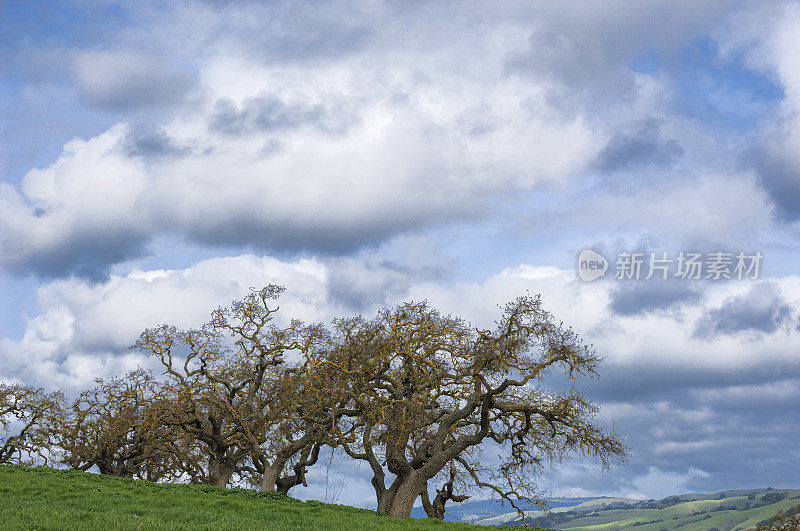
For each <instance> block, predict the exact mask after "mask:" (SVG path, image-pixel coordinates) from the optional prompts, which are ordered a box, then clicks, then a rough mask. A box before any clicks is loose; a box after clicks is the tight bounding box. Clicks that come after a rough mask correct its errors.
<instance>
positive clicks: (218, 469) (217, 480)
mask: <svg viewBox="0 0 800 531" xmlns="http://www.w3.org/2000/svg"><path fill="white" fill-rule="evenodd" d="M233 472H234V467H233V466H232V465H230V464H229V463H225V462H223V461H222V460H220V459H214V458H213V457H211V458H209V460H208V483H209V484H210V485H215V486H217V487H227V486H228V482H229V481H230V480H231V476H233Z"/></svg>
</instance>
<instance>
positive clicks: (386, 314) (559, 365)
mask: <svg viewBox="0 0 800 531" xmlns="http://www.w3.org/2000/svg"><path fill="white" fill-rule="evenodd" d="M332 344H333V347H332V348H330V349H329V350H327V351H325V352H323V353H322V354H320V355H319V356H318V357H317V358H315V359H314V360H313V363H312V370H318V371H320V372H323V373H324V372H328V371H334V372H338V373H339V374H340V375H341V376H342V377H343V378H345V377H346V379H347V385H346V386H345V388H346V390H347V392H348V397H347V408H345V412H344V413H343V417H342V418H341V419H340V424H339V426H338V428H337V443H338V444H339V445H340V446H341V447H342V448H343V450H344V451H345V453H347V455H349V456H350V457H352V458H354V459H360V460H363V461H365V462H366V463H367V464H368V465H369V466H370V468H371V470H372V475H373V477H372V485H373V487H374V489H375V494H376V496H377V499H378V510H380V511H386V512H388V513H389V514H390V515H391V516H396V517H403V518H407V517H408V516H409V515H410V513H411V508H412V506H413V504H414V502H415V500H416V499H417V498H418V497H420V496H422V495H423V492H424V491H426V489H427V487H428V483H429V482H430V481H431V480H433V479H434V478H436V477H441V474H442V472H443V471H445V470H447V469H448V468H450V469H452V470H453V471H454V474H455V473H456V472H455V471H456V470H458V473H460V474H462V475H463V476H465V477H466V478H468V479H469V480H470V482H471V484H472V485H473V486H475V487H477V488H481V489H489V490H490V491H493V492H494V493H495V494H496V495H498V496H500V497H502V498H504V499H506V500H508V501H509V502H510V503H511V505H512V506H514V507H515V508H517V509H518V510H519V507H518V505H517V504H516V503H515V502H516V501H518V500H525V501H530V502H536V501H539V498H538V495H537V491H536V486H535V483H534V481H533V479H534V478H535V475H536V473H537V472H538V471H539V470H540V469H541V468H542V466H544V465H545V464H546V463H553V462H558V461H560V460H562V459H564V458H565V457H567V456H568V455H570V454H572V453H575V452H577V453H581V454H584V455H588V456H592V457H595V458H597V459H599V460H600V461H601V462H602V463H603V465H606V466H607V465H609V464H611V463H612V462H613V461H615V460H617V459H621V458H623V457H624V455H625V447H624V445H623V443H622V442H621V439H620V437H619V436H618V435H617V434H616V433H614V432H613V431H609V430H607V429H605V428H603V427H602V426H600V425H599V424H598V423H597V421H596V418H595V415H596V413H597V411H598V407H597V406H596V405H595V404H593V403H592V402H591V401H590V400H589V399H588V398H587V396H586V395H585V393H584V392H583V391H581V390H579V389H578V388H577V386H576V384H577V382H578V380H579V378H581V377H584V376H593V375H596V371H597V368H598V366H599V364H600V361H601V359H600V358H599V357H598V355H597V354H596V353H595V351H594V350H593V349H592V348H591V347H590V346H587V345H585V344H584V343H583V342H582V341H581V340H580V338H579V337H578V336H577V334H576V333H575V332H573V331H572V330H571V329H569V328H566V327H564V326H563V325H562V324H559V323H557V322H555V320H554V319H553V317H552V316H551V314H549V313H548V312H547V311H545V310H544V309H543V308H542V305H541V301H540V299H539V298H538V297H536V298H533V297H520V298H519V299H517V300H515V301H513V302H511V303H509V304H508V305H507V306H506V307H505V308H504V310H503V313H502V316H501V318H500V320H499V321H498V322H497V325H496V327H495V328H494V329H493V330H484V329H479V328H475V327H472V326H470V325H469V324H467V323H466V322H464V321H463V320H462V319H459V318H457V317H451V316H444V315H441V314H439V313H438V312H436V311H435V310H433V309H432V308H431V307H430V306H429V305H428V304H426V303H408V304H402V305H399V306H397V307H395V308H392V309H387V310H384V311H382V312H380V313H379V315H378V316H377V317H376V318H374V319H372V320H366V319H364V318H362V317H353V318H349V319H340V320H337V321H336V322H335V323H334V341H333V343H332ZM556 373H559V374H560V375H561V377H562V379H563V380H564V382H565V383H566V387H565V390H557V389H551V388H548V387H547V386H545V385H544V377H545V376H546V375H553V374H556ZM488 447H491V448H492V451H493V452H497V453H498V454H500V460H499V462H497V463H495V464H486V463H487V462H486V461H485V460H482V459H481V456H482V452H484V450H486V448H488ZM390 476H393V477H392V478H391V481H390V482H388V483H387V478H388V477H390ZM451 489H452V484H451V485H450V487H448V486H447V485H445V489H443V490H444V491H445V492H444V493H443V494H442V495H441V497H440V498H439V502H438V503H440V504H442V507H443V503H445V502H446V501H447V499H446V498H449V499H451V500H453V501H455V500H456V498H455V496H463V495H455V494H453V493H452V490H451ZM437 495H438V494H437ZM423 499H424V498H423ZM437 511H438V510H437ZM440 513H441V511H439V512H438V513H437V514H440Z"/></svg>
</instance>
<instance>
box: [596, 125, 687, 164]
mask: <svg viewBox="0 0 800 531" xmlns="http://www.w3.org/2000/svg"><path fill="white" fill-rule="evenodd" d="M683 153H684V150H683V147H681V145H680V144H678V142H677V141H676V140H674V139H670V140H665V139H664V138H663V135H662V134H661V128H660V126H659V125H658V123H657V122H654V121H647V122H645V123H644V124H643V125H642V126H641V127H640V128H639V129H638V130H636V131H635V132H633V133H630V134H626V133H621V132H618V133H616V134H615V135H614V136H613V137H612V138H611V140H609V141H608V143H607V144H606V145H605V147H604V148H603V149H602V150H600V153H598V155H597V158H596V159H595V162H594V165H595V167H597V168H599V169H601V170H605V171H618V170H626V169H632V168H636V167H639V166H655V167H658V168H662V169H669V168H671V167H672V166H673V165H674V164H675V163H676V162H677V161H678V160H680V158H681V157H683Z"/></svg>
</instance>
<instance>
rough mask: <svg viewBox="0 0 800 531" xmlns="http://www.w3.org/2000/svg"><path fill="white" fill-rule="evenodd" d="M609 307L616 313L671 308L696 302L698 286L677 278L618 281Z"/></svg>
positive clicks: (628, 314) (698, 294)
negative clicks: (618, 283)
mask: <svg viewBox="0 0 800 531" xmlns="http://www.w3.org/2000/svg"><path fill="white" fill-rule="evenodd" d="M610 297H611V300H610V301H609V304H608V307H609V309H610V310H611V311H612V312H614V313H615V314H617V315H625V316H630V315H638V314H643V313H654V312H658V311H670V310H674V309H676V308H678V307H679V306H680V305H681V304H684V303H696V302H697V301H699V300H700V298H701V297H702V292H701V291H700V289H698V288H697V287H695V286H694V285H692V284H690V283H688V282H686V281H679V280H667V281H664V280H656V279H655V278H652V279H650V280H641V281H638V282H626V283H621V284H620V285H619V286H618V287H617V288H615V289H614V290H612V291H611V293H610Z"/></svg>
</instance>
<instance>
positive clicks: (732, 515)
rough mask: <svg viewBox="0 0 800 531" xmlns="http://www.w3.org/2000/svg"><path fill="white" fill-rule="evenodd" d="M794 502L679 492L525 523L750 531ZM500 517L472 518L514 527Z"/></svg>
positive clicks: (798, 497) (780, 493)
mask: <svg viewBox="0 0 800 531" xmlns="http://www.w3.org/2000/svg"><path fill="white" fill-rule="evenodd" d="M798 504H800V490H787V489H752V490H735V491H723V492H716V493H694V494H682V495H680V496H669V497H667V498H664V499H663V500H645V501H640V500H627V499H625V498H606V499H598V500H592V501H591V502H588V503H584V504H580V505H575V506H573V507H558V508H554V509H553V510H551V511H550V512H549V513H548V514H547V515H542V514H541V513H538V514H537V513H532V514H530V517H531V518H530V519H529V521H532V522H533V523H535V524H538V525H541V526H544V527H552V528H555V529H568V530H570V531H590V530H591V531H615V530H622V529H631V530H633V529H635V530H636V531H662V530H673V529H680V530H681V531H708V530H710V529H717V530H720V531H722V530H725V531H737V530H745V529H751V528H753V527H755V526H756V525H757V524H758V523H759V522H763V521H765V520H768V519H769V518H770V517H772V516H773V515H775V513H777V512H778V511H779V510H785V509H787V508H789V507H791V506H793V505H798ZM506 516H507V517H506V518H495V519H492V520H488V519H487V520H478V521H477V523H480V524H492V523H493V522H499V521H502V522H503V523H505V524H511V525H513V524H515V523H519V521H518V517H517V516H516V515H515V514H514V513H509V514H508V515H506Z"/></svg>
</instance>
